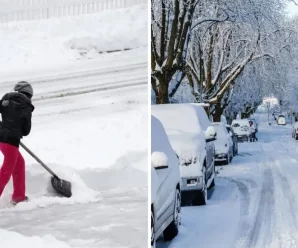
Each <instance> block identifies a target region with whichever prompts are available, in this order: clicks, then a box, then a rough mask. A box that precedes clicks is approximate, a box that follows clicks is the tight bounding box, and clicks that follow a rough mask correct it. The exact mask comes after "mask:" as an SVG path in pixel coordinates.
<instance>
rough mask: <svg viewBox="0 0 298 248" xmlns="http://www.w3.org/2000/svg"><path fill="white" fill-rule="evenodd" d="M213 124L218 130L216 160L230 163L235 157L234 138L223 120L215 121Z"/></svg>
mask: <svg viewBox="0 0 298 248" xmlns="http://www.w3.org/2000/svg"><path fill="white" fill-rule="evenodd" d="M212 126H213V127H214V128H215V130H216V141H215V161H216V162H225V163H226V164H229V163H230V162H231V161H232V159H233V141H232V138H231V136H230V135H229V133H228V131H227V128H226V125H225V124H223V123H222V122H213V123H212Z"/></svg>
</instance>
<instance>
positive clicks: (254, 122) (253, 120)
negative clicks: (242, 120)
mask: <svg viewBox="0 0 298 248" xmlns="http://www.w3.org/2000/svg"><path fill="white" fill-rule="evenodd" d="M250 121H252V123H253V125H254V127H255V130H256V133H257V132H258V123H257V121H256V119H248V122H250Z"/></svg>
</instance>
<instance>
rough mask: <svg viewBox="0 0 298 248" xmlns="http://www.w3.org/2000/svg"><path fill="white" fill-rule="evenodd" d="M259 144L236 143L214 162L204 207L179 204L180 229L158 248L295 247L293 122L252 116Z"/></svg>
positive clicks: (297, 202)
mask: <svg viewBox="0 0 298 248" xmlns="http://www.w3.org/2000/svg"><path fill="white" fill-rule="evenodd" d="M254 117H255V118H256V119H257V121H258V123H260V125H259V132H258V133H257V137H258V139H259V141H258V142H253V143H239V155H238V156H236V157H234V159H233V161H232V163H231V164H230V165H228V166H217V167H216V171H217V173H216V174H217V176H216V178H215V184H216V186H215V188H214V189H213V190H209V191H208V203H207V205H206V206H190V207H183V208H182V218H181V220H182V225H181V226H180V232H179V234H178V236H177V237H176V238H174V239H173V240H172V242H164V241H163V239H162V238H161V239H160V240H159V241H158V244H157V248H165V247H167V248H180V247H198V246H200V247H208V248H218V247H220V248H231V247H233V248H248V247H254V248H264V247H270V248H292V247H298V214H297V213H298V193H297V192H298V190H297V189H298V182H297V175H298V160H297V152H298V143H297V141H296V140H294V139H293V138H291V131H292V126H291V125H287V126H278V125H277V124H273V125H272V126H269V125H268V124H267V115H266V113H257V114H256V115H255V116H254Z"/></svg>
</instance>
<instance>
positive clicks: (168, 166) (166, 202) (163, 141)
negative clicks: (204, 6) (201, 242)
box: [151, 116, 181, 247]
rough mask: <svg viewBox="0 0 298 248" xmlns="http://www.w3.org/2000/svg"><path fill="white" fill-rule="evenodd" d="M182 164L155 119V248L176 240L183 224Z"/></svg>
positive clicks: (152, 160)
mask: <svg viewBox="0 0 298 248" xmlns="http://www.w3.org/2000/svg"><path fill="white" fill-rule="evenodd" d="M180 206H181V190H180V170H179V160H178V158H177V156H176V153H175V152H174V150H173V148H172V146H171V144H170V142H169V139H168V136H167V134H166V132H165V130H164V127H163V125H162V124H161V122H160V121H159V120H158V119H157V118H155V117H154V116H151V246H152V247H155V242H156V239H157V238H158V237H159V236H161V234H163V237H164V239H165V240H172V239H173V238H174V237H175V236H176V235H177V234H178V232H179V225H180V222H181V220H180V219H181V216H180V210H181V207H180Z"/></svg>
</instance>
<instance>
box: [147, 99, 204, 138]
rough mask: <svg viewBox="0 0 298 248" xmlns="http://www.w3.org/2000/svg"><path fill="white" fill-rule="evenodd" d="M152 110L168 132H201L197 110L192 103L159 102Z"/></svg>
mask: <svg viewBox="0 0 298 248" xmlns="http://www.w3.org/2000/svg"><path fill="white" fill-rule="evenodd" d="M151 112H152V114H153V115H154V116H156V117H157V118H158V119H159V120H160V121H161V122H162V124H163V125H164V127H165V129H166V131H167V133H173V134H178V133H195V134H196V133H201V132H202V130H201V127H200V123H199V120H198V118H197V113H196V110H195V108H194V107H193V106H191V105H190V104H158V105H152V106H151Z"/></svg>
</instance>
